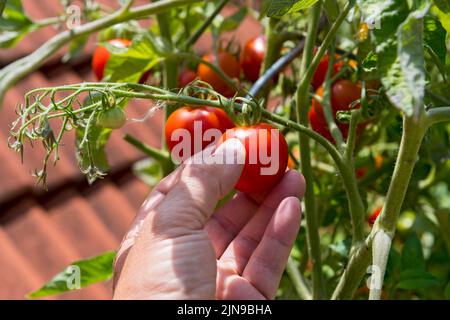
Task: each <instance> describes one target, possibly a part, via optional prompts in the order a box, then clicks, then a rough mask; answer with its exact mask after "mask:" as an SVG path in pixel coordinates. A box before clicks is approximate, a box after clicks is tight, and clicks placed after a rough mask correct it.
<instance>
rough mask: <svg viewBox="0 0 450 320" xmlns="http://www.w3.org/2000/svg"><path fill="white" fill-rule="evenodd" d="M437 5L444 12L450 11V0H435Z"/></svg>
mask: <svg viewBox="0 0 450 320" xmlns="http://www.w3.org/2000/svg"><path fill="white" fill-rule="evenodd" d="M433 2H434V4H435V5H436V7H438V8H439V10H441V11H442V12H445V13H450V1H448V0H434V1H433Z"/></svg>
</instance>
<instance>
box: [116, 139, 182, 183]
mask: <svg viewBox="0 0 450 320" xmlns="http://www.w3.org/2000/svg"><path fill="white" fill-rule="evenodd" d="M123 139H124V140H125V141H126V142H128V143H129V144H131V145H132V146H134V147H136V148H137V149H138V150H140V151H142V152H143V153H145V154H146V155H148V156H149V157H152V158H153V159H155V160H156V161H158V163H159V164H160V165H161V169H162V173H163V175H164V176H166V175H167V174H169V173H170V172H172V171H173V169H174V164H173V162H172V160H171V159H170V155H169V153H168V152H167V151H165V150H159V149H156V148H153V147H151V146H149V145H147V144H145V143H143V142H142V141H140V140H138V139H136V138H135V137H133V136H131V135H130V134H126V135H125V136H124V137H123Z"/></svg>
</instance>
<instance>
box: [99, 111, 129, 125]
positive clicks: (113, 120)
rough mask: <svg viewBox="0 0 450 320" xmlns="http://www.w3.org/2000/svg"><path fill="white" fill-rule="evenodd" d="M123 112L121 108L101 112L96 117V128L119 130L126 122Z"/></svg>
mask: <svg viewBox="0 0 450 320" xmlns="http://www.w3.org/2000/svg"><path fill="white" fill-rule="evenodd" d="M126 120H127V119H126V116H125V112H124V111H123V109H122V108H119V107H114V108H111V109H107V110H105V111H102V112H101V113H100V114H99V115H98V116H97V126H99V127H103V128H108V129H119V128H121V127H123V125H124V124H125V122H126Z"/></svg>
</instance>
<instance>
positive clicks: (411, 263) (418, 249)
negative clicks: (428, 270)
mask: <svg viewBox="0 0 450 320" xmlns="http://www.w3.org/2000/svg"><path fill="white" fill-rule="evenodd" d="M407 269H425V259H424V257H423V252H422V245H421V243H420V240H419V238H418V237H417V235H416V234H415V233H412V234H411V235H410V236H409V237H408V238H407V239H406V241H405V243H404V245H403V250H402V270H407Z"/></svg>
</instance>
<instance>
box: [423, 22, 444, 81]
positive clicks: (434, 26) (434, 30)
mask: <svg viewBox="0 0 450 320" xmlns="http://www.w3.org/2000/svg"><path fill="white" fill-rule="evenodd" d="M423 30H424V34H423V39H424V42H425V46H426V48H427V49H428V50H429V51H430V55H431V56H432V57H436V58H438V61H436V63H437V66H438V68H440V71H441V73H443V74H445V58H446V55H447V47H446V45H445V39H446V36H447V31H446V30H445V29H444V27H443V26H442V24H441V22H440V21H439V20H438V19H436V18H435V17H433V16H431V15H426V16H425V18H424V21H423Z"/></svg>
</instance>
